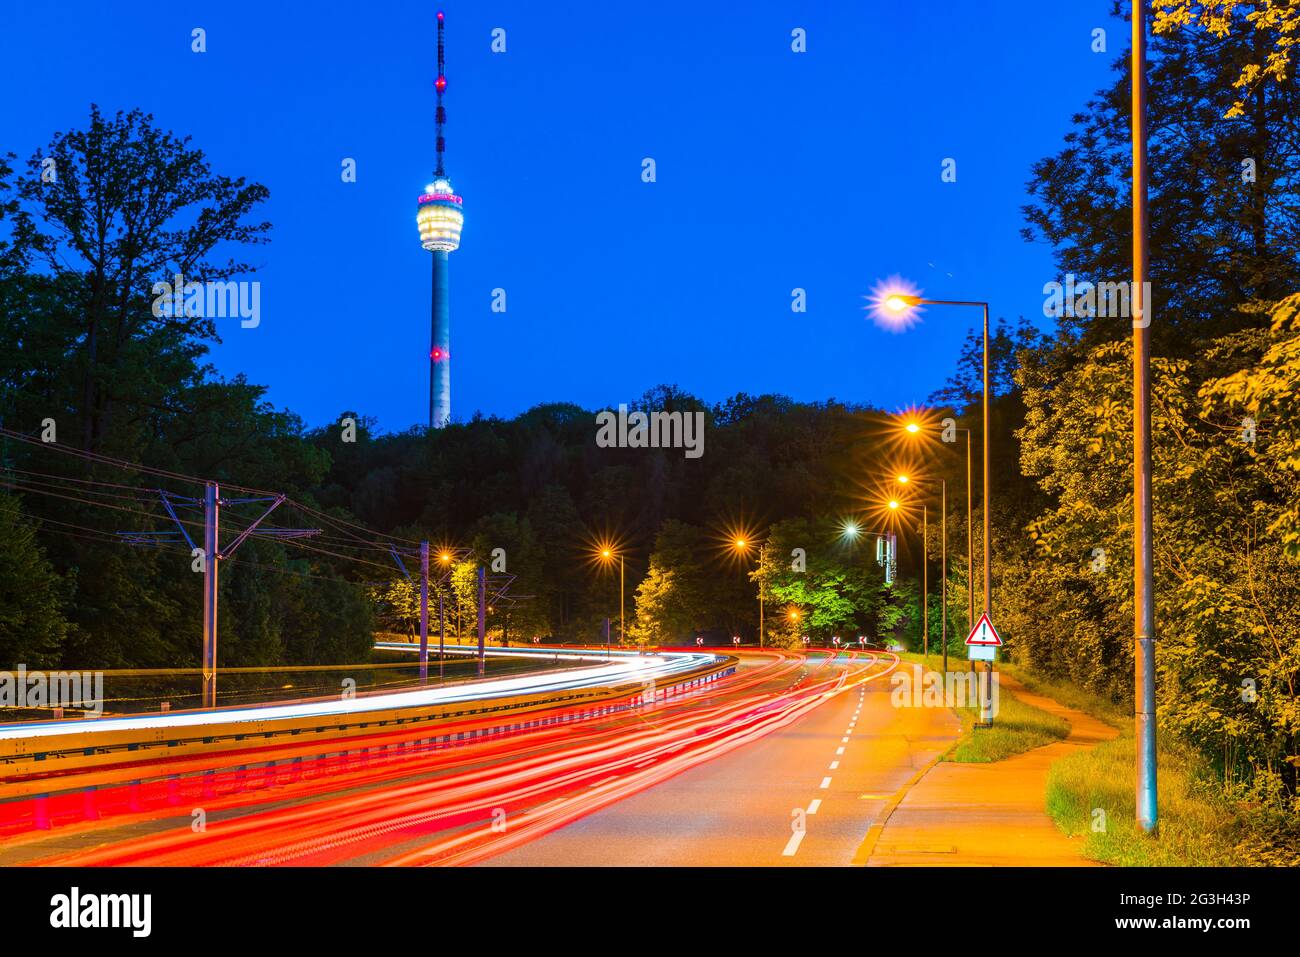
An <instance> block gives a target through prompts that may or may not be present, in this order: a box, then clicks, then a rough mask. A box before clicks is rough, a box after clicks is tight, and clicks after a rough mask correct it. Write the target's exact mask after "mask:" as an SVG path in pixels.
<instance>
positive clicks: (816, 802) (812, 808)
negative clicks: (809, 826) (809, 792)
mask: <svg viewBox="0 0 1300 957" xmlns="http://www.w3.org/2000/svg"><path fill="white" fill-rule="evenodd" d="M821 806H822V799H821V798H813V799H812V800H811V801H809V802H808V811H807V812H806V813H808V814H816V813H817V809H818V808H819V807H821Z"/></svg>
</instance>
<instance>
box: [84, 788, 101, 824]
mask: <svg viewBox="0 0 1300 957" xmlns="http://www.w3.org/2000/svg"><path fill="white" fill-rule="evenodd" d="M81 816H82V817H84V818H85V819H86V820H87V821H98V820H99V808H98V806H97V803H96V800H95V786H94V785H93V784H92V785H90V786H89V787H88V788H86V789H85V790H84V791H82V792H81Z"/></svg>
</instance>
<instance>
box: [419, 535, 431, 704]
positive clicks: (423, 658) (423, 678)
mask: <svg viewBox="0 0 1300 957" xmlns="http://www.w3.org/2000/svg"><path fill="white" fill-rule="evenodd" d="M428 680H429V543H428V542H421V543H420V684H426V683H427V682H428Z"/></svg>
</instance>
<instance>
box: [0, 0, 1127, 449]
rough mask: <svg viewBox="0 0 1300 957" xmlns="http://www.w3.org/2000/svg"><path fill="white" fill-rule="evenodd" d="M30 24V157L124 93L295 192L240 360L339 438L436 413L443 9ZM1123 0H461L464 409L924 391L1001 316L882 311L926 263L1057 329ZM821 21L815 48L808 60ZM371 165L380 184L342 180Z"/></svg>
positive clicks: (919, 280)
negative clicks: (1086, 144)
mask: <svg viewBox="0 0 1300 957" xmlns="http://www.w3.org/2000/svg"><path fill="white" fill-rule="evenodd" d="M5 7H6V9H5V12H4V14H3V16H4V18H5V19H6V21H7V22H6V23H5V24H4V27H3V29H0V86H2V88H3V89H4V90H6V91H7V92H6V93H5V95H4V101H5V102H4V107H3V111H2V113H3V120H2V121H0V124H2V125H0V149H4V150H12V151H14V152H16V153H18V154H19V156H20V158H23V159H25V158H26V157H27V156H28V155H30V154H31V153H32V151H33V150H34V149H35V148H36V147H37V146H39V145H42V144H44V143H46V142H48V140H49V137H50V135H51V133H52V132H53V131H55V130H66V129H69V128H71V127H74V126H79V125H81V124H84V122H85V117H86V111H87V108H88V105H89V104H90V103H91V102H92V101H94V102H98V103H99V104H100V105H101V107H103V108H104V109H105V110H106V111H113V110H116V109H119V108H130V107H135V106H139V107H142V108H144V109H145V110H147V111H149V112H152V113H154V114H155V116H156V117H157V121H158V122H159V124H160V125H162V126H163V127H165V128H170V129H172V130H174V131H176V132H178V133H183V134H184V133H187V134H191V135H192V136H193V138H194V143H195V145H197V146H199V147H201V148H202V149H203V150H205V151H206V152H207V154H208V156H209V158H210V159H211V161H212V163H213V165H214V166H215V168H216V169H217V170H219V171H221V172H224V173H227V174H231V175H244V176H247V177H249V178H250V179H254V180H257V181H260V182H262V183H264V184H266V185H267V186H268V187H269V188H270V191H271V199H270V201H269V203H268V204H267V205H266V207H265V210H264V211H265V214H266V218H267V219H269V220H270V221H271V222H272V223H273V224H274V231H273V234H272V236H273V241H272V243H271V244H270V245H269V246H266V247H261V248H259V249H256V250H254V251H253V253H252V259H253V260H254V261H256V262H258V263H260V264H262V265H263V266H264V268H263V269H262V270H261V271H259V273H258V275H257V276H256V277H255V278H259V279H260V280H261V281H262V324H261V326H260V327H259V328H257V329H251V330H244V329H240V328H239V327H238V323H237V322H233V321H227V323H226V325H225V326H224V327H223V335H224V338H225V343H224V344H223V345H221V346H219V347H217V348H216V349H215V350H214V361H215V363H216V365H217V367H218V369H219V370H220V371H221V372H222V373H224V374H227V375H229V374H234V373H236V372H245V373H247V375H248V376H249V378H250V380H251V381H253V382H258V383H262V384H265V385H268V386H269V387H270V392H269V396H270V398H271V400H272V401H273V402H275V403H276V404H277V405H280V406H287V407H288V408H290V409H292V410H294V411H295V412H298V413H299V414H301V415H302V416H303V417H304V418H305V419H306V420H307V421H308V422H309V423H310V424H313V425H319V424H323V423H325V422H327V421H330V420H332V419H333V418H334V417H335V416H336V415H337V414H338V413H339V412H340V411H342V410H344V409H348V408H355V409H358V410H360V411H361V412H363V413H366V414H370V415H374V416H377V417H378V419H379V421H380V425H381V427H382V428H384V429H391V430H396V429H402V428H406V427H408V426H410V425H412V424H415V423H422V422H423V421H424V419H425V416H426V414H427V401H428V399H427V390H428V372H427V368H428V364H427V358H426V357H427V350H428V342H429V329H428V325H429V259H428V254H427V253H425V252H424V251H423V250H422V249H421V248H420V245H419V242H418V239H417V233H416V229H415V198H416V196H417V195H418V193H419V192H420V188H421V187H422V186H423V185H424V184H425V183H426V182H427V181H428V180H429V179H430V172H431V170H432V168H433V162H434V150H433V102H434V101H433V87H432V83H433V79H434V75H435V44H434V12H435V11H436V10H437V9H438V5H437V4H436V3H415V2H406V0H402V2H388V0H385V2H382V3H368V4H367V3H360V4H358V3H352V2H348V3H336V2H331V0H323V2H316V3H312V4H280V3H265V2H262V3H249V2H220V3H217V2H213V3H175V2H166V3H163V2H159V3H134V4H129V3H111V4H109V3H104V2H103V0H95V2H71V3H64V4H60V5H59V6H58V11H57V15H56V14H55V12H54V8H51V7H48V6H47V5H45V4H39V3H37V4H18V3H7V4H6V5H5ZM1109 7H1110V0H1071V2H1069V3H1061V2H1054V3H1043V2H1042V0H1005V2H996V0H994V2H985V0H954V2H951V3H941V4H937V3H911V2H897V0H890V2H885V0H871V2H848V0H837V2H819V3H798V2H791V0H787V2H781V3H776V2H756V3H748V2H747V3H743V4H737V3H720V2H703V3H702V2H698V0H697V2H693V3H676V2H666V3H660V4H640V3H635V4H634V3H630V2H629V3H617V4H615V3H610V2H608V0H603V2H583V3H539V2H513V3H491V2H482V3H466V2H457V0H448V2H447V3H445V4H443V5H442V8H443V9H445V10H446V13H447V24H448V68H447V74H448V90H447V99H446V105H447V110H448V119H449V126H448V131H447V139H448V169H449V171H450V173H451V174H452V177H453V182H454V184H455V186H456V189H457V191H458V192H459V193H461V194H462V195H463V196H464V197H465V209H466V227H465V233H464V238H463V244H462V246H461V249H460V250H459V251H458V252H455V253H453V254H452V259H451V265H452V283H453V285H452V355H453V357H454V361H455V365H454V371H453V378H452V389H453V401H452V408H453V412H454V414H455V415H456V417H457V418H463V417H467V416H468V415H469V414H471V413H472V412H473V411H474V410H482V411H483V412H485V413H488V414H499V415H505V416H509V415H513V414H515V413H517V412H520V411H522V410H524V409H526V408H529V407H531V406H532V405H535V404H537V403H539V402H543V401H560V400H565V401H573V402H577V403H580V404H582V405H584V406H587V407H599V406H603V405H613V404H617V403H619V402H627V401H631V400H634V399H636V398H637V397H638V396H639V395H640V394H641V393H642V392H644V391H645V390H646V389H647V388H650V387H652V386H654V385H656V384H658V383H676V384H678V385H680V386H681V387H683V388H684V389H686V390H688V391H690V392H693V393H695V394H697V395H699V396H701V397H703V398H704V399H706V400H708V401H710V402H712V401H717V400H720V399H723V398H725V397H727V396H729V395H731V394H733V393H735V392H738V391H742V390H743V391H747V392H751V393H761V392H783V393H786V394H788V395H791V396H793V397H795V398H798V399H826V398H829V397H836V398H840V399H846V400H852V401H866V402H870V403H873V404H876V405H880V406H883V407H886V408H890V409H894V408H900V407H903V406H907V405H910V404H913V403H919V402H921V401H923V400H924V398H925V396H926V395H928V394H929V393H930V392H931V391H932V390H933V389H934V388H936V387H937V386H939V385H941V384H942V382H943V380H944V379H945V377H946V376H947V375H948V374H949V372H950V370H951V367H952V365H953V362H954V360H955V358H956V356H957V354H958V351H959V349H960V346H961V339H962V335H963V333H964V331H965V328H966V326H967V325H968V324H969V321H970V319H971V318H972V317H968V316H965V315H963V311H962V310H958V311H955V312H954V311H952V310H948V311H937V310H931V311H930V312H929V313H928V314H927V315H926V317H925V321H924V322H923V323H922V324H921V325H919V326H918V327H916V328H914V329H912V330H911V331H909V332H907V333H906V334H896V333H890V332H887V331H884V330H881V329H880V328H878V327H877V326H876V325H875V324H874V323H873V322H871V321H870V320H869V319H868V318H867V317H866V315H865V313H864V311H863V304H864V300H863V298H862V297H863V296H864V295H866V294H868V293H869V292H870V291H871V289H872V287H873V286H874V285H875V283H876V282H877V281H878V280H879V279H881V278H882V277H886V276H889V275H893V274H898V275H901V276H904V277H907V278H909V279H910V280H912V281H913V282H914V283H916V284H917V285H918V286H920V287H921V288H922V289H924V291H925V292H926V293H927V294H928V295H933V296H940V297H945V296H946V297H951V298H984V297H987V298H989V299H990V300H991V301H992V302H993V304H994V309H995V312H996V313H998V314H1002V315H1006V316H1008V317H1010V318H1014V317H1015V316H1017V315H1020V314H1024V315H1026V316H1030V317H1039V319H1040V321H1041V307H1042V299H1043V297H1042V292H1041V290H1042V286H1043V283H1045V282H1047V281H1049V280H1051V279H1054V278H1057V277H1056V276H1055V274H1054V270H1053V267H1052V261H1051V258H1050V253H1049V250H1048V249H1047V248H1045V247H1042V246H1031V245H1028V244H1026V243H1025V242H1024V241H1023V240H1022V239H1021V238H1020V236H1019V232H1018V231H1019V228H1020V226H1021V225H1022V219H1021V214H1020V206H1021V205H1022V204H1023V203H1024V201H1025V195H1024V183H1025V181H1026V179H1027V178H1028V175H1029V165H1030V163H1031V162H1033V161H1034V160H1035V159H1037V158H1039V157H1041V156H1044V155H1048V154H1050V153H1053V152H1055V151H1056V150H1057V149H1058V148H1059V147H1060V143H1061V137H1062V135H1063V134H1064V133H1065V132H1066V130H1067V129H1068V127H1069V118H1070V115H1071V114H1072V113H1073V112H1074V111H1076V110H1078V109H1079V108H1081V107H1082V105H1083V103H1084V102H1085V100H1086V98H1087V97H1088V95H1089V94H1090V93H1091V92H1092V91H1093V90H1095V89H1097V88H1099V87H1101V86H1104V85H1107V84H1109V83H1110V82H1112V74H1111V72H1110V64H1111V62H1112V61H1113V60H1114V59H1115V58H1116V57H1117V56H1119V55H1121V54H1122V52H1123V50H1124V49H1125V47H1126V46H1127V35H1126V29H1125V25H1124V24H1123V23H1121V22H1119V21H1115V20H1112V19H1110V18H1109V16H1108V15H1107V13H1108V10H1109ZM291 8H292V9H291ZM196 26H197V27H203V28H204V29H206V31H207V43H208V52H207V53H204V54H201V55H200V54H195V53H192V52H191V51H190V42H191V41H190V31H191V29H192V28H193V27H196ZM494 27H502V28H504V29H505V30H506V33H507V52H506V53H504V54H493V53H492V52H491V50H490V42H491V31H492V29H493V28H494ZM794 27H803V28H805V29H806V30H807V33H808V52H807V53H804V54H795V53H792V52H791V50H790V31H791V30H792V29H793V28H794ZM1095 27H1104V28H1105V29H1106V30H1107V36H1108V52H1107V53H1105V54H1104V55H1103V54H1094V53H1092V52H1091V50H1090V44H1091V41H1092V38H1091V31H1092V29H1093V28H1095ZM647 156H649V157H653V158H654V159H655V160H656V162H657V164H658V182H657V183H654V184H644V183H642V182H641V179H640V173H641V160H642V158H643V157H647ZM344 157H353V158H355V159H356V160H357V164H358V182H357V183H354V184H345V183H343V182H342V181H341V179H340V176H339V173H340V163H341V161H342V159H343V158H344ZM945 157H953V158H955V159H956V160H957V173H958V180H957V182H956V183H955V184H945V183H942V182H941V181H940V175H939V174H940V164H941V162H942V160H943V159H944V158H945ZM796 286H798V287H803V288H805V289H807V291H808V311H807V313H805V314H802V315H798V314H795V313H792V312H791V310H790V292H791V289H792V288H794V287H796ZM495 287H502V288H504V289H505V290H506V293H507V301H508V311H507V312H506V313H504V314H498V313H493V312H492V311H491V310H490V304H491V291H492V289H493V288H495Z"/></svg>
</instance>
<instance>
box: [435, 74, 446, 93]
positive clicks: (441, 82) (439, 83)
mask: <svg viewBox="0 0 1300 957" xmlns="http://www.w3.org/2000/svg"><path fill="white" fill-rule="evenodd" d="M433 88H434V89H435V90H437V91H438V92H439V93H441V92H442V91H443V90H445V89H447V78H446V77H445V76H440V77H438V79H436V80H434V81H433Z"/></svg>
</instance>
